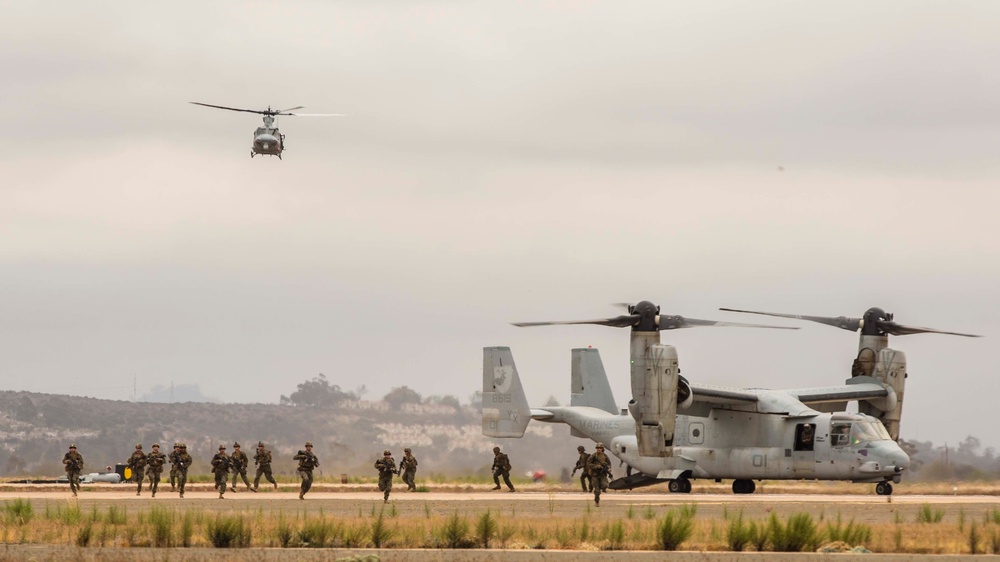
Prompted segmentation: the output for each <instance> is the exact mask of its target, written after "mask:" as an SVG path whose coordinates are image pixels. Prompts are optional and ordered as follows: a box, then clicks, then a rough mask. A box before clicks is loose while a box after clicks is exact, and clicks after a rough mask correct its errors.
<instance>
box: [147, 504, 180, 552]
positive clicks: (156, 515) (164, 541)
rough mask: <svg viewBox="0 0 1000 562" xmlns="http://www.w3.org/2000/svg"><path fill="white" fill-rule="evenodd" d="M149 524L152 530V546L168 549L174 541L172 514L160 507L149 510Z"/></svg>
mask: <svg viewBox="0 0 1000 562" xmlns="http://www.w3.org/2000/svg"><path fill="white" fill-rule="evenodd" d="M149 524H150V526H151V527H152V528H153V546H155V547H157V548H169V547H171V546H173V540H174V514H173V513H171V512H169V511H167V510H166V509H163V508H162V507H152V508H150V510H149Z"/></svg>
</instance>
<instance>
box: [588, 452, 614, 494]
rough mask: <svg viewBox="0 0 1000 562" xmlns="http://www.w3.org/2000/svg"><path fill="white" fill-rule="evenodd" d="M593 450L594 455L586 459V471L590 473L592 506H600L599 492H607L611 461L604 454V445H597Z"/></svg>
mask: <svg viewBox="0 0 1000 562" xmlns="http://www.w3.org/2000/svg"><path fill="white" fill-rule="evenodd" d="M594 448H595V449H596V450H595V451H594V454H593V455H590V458H589V459H587V470H588V471H590V482H591V485H592V486H593V487H594V505H601V492H606V491H607V490H608V478H609V477H610V476H611V459H609V458H608V456H607V455H606V454H604V443H598V444H597V445H596V446H595V447H594Z"/></svg>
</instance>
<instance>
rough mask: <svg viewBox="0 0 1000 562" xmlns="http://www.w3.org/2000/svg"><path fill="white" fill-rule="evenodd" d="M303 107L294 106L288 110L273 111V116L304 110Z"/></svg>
mask: <svg viewBox="0 0 1000 562" xmlns="http://www.w3.org/2000/svg"><path fill="white" fill-rule="evenodd" d="M305 107H306V106H304V105H296V106H295V107H289V108H288V109H275V110H274V114H275V115H282V114H284V113H286V112H289V111H295V110H296V109H305Z"/></svg>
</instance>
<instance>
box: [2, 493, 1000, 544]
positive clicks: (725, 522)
mask: <svg viewBox="0 0 1000 562" xmlns="http://www.w3.org/2000/svg"><path fill="white" fill-rule="evenodd" d="M12 505H14V504H13V502H10V501H8V502H6V503H5V504H3V506H2V507H4V508H5V509H6V510H8V511H20V512H22V513H23V512H24V510H25V509H26V508H25V507H24V505H23V503H21V504H18V505H19V507H17V508H13V507H11V506H12ZM365 505H368V504H367V503H366V504H365ZM377 505H378V508H377V509H376V507H375V506H376V504H375V503H372V504H371V509H362V508H361V507H359V508H358V510H357V511H356V512H354V513H351V514H345V513H339V514H335V515H331V514H328V513H324V511H323V509H322V508H320V509H319V510H318V512H317V511H315V510H312V511H310V510H307V509H306V508H303V509H300V510H294V509H289V510H284V511H281V510H278V511H275V510H271V509H268V510H265V509H264V508H263V507H262V506H257V507H254V506H247V505H246V504H244V505H238V504H233V505H232V506H227V507H226V509H225V510H224V511H219V510H214V509H206V508H202V507H158V506H138V507H134V508H130V511H129V512H128V514H127V515H128V516H127V517H125V516H124V512H123V510H122V508H121V507H120V506H116V505H114V504H111V505H106V506H103V507H99V506H97V505H94V506H91V507H88V508H81V507H80V506H79V505H78V504H77V503H76V502H74V501H66V502H49V501H45V502H44V503H41V502H35V504H34V506H33V512H34V515H33V516H32V517H30V518H27V519H26V520H25V518H23V517H22V518H19V519H17V520H13V519H7V520H5V521H4V522H3V527H2V535H0V540H2V541H3V542H4V543H7V544H17V543H20V544H41V545H80V546H90V547H97V546H99V547H155V546H175V547H212V546H213V545H221V544H228V545H230V547H272V548H315V547H334V548H336V547H341V548H363V547H376V546H381V547H382V548H482V547H484V546H487V545H488V547H489V548H525V549H548V550H658V549H662V548H664V542H663V525H664V521H665V520H667V519H668V518H671V517H672V518H674V520H675V521H676V520H679V519H680V518H681V517H690V518H691V529H690V534H689V535H688V536H687V538H684V539H682V541H681V543H680V544H679V545H678V546H677V548H678V549H679V550H695V551H727V550H731V546H730V544H731V543H730V538H731V537H730V529H731V528H732V522H733V521H735V520H737V518H740V519H741V520H742V522H743V524H745V525H750V524H753V525H755V526H756V527H758V528H771V527H773V526H774V524H773V523H772V520H779V521H780V522H781V523H782V524H784V525H785V528H786V529H788V528H790V527H792V526H789V525H787V523H788V522H789V521H791V520H793V518H795V517H799V518H809V519H810V521H811V522H812V523H813V525H812V528H813V529H814V530H815V532H816V533H818V537H817V539H816V540H813V541H806V543H807V544H823V543H825V542H828V541H829V538H830V535H829V534H830V533H831V529H832V528H834V527H836V526H839V527H836V528H839V529H840V532H842V531H843V527H844V526H846V524H847V522H846V521H842V520H841V518H840V516H839V513H838V514H836V516H834V515H832V514H831V516H830V517H825V516H824V515H822V514H820V515H815V514H809V513H806V512H794V513H785V514H780V515H779V514H778V513H777V512H775V511H770V512H766V513H763V514H757V515H755V516H753V517H749V516H745V515H743V514H742V513H736V512H729V511H728V510H727V511H723V512H722V513H721V514H719V513H718V512H716V514H714V515H713V514H707V515H702V514H698V513H697V512H694V511H693V509H692V507H691V506H670V507H667V506H658V507H656V508H653V507H652V506H644V507H642V508H641V509H636V508H635V507H633V506H631V505H629V506H625V505H621V506H615V507H612V506H607V507H602V508H600V509H597V508H591V507H590V506H589V504H587V507H585V508H584V509H582V510H581V511H578V512H577V513H576V514H575V515H566V514H565V513H562V512H560V513H552V512H549V511H548V510H546V509H544V507H540V508H536V509H534V510H533V511H531V512H527V510H525V512H523V513H517V512H515V509H521V508H520V507H517V508H505V509H496V508H493V509H492V510H489V511H488V510H487V509H485V508H469V509H465V510H463V509H458V510H455V509H451V511H449V512H445V511H443V510H440V509H435V510H431V509H423V510H422V511H417V509H416V508H417V506H410V507H409V508H408V512H407V513H405V514H399V513H398V511H397V510H396V508H395V505H393V504H390V505H389V506H385V507H383V506H382V504H381V502H379V503H378V504H377ZM540 505H543V504H540ZM425 507H426V506H425ZM629 512H631V513H632V516H631V517H629V516H628V513H629ZM646 512H649V514H650V516H649V517H647V516H646V515H645V514H646ZM487 513H488V515H487ZM686 513H687V515H686ZM913 513H915V512H911V514H910V515H908V516H905V517H897V518H896V520H892V521H887V520H883V521H879V522H875V523H866V524H864V527H865V528H866V529H867V531H868V532H867V533H865V532H862V533H860V534H856V535H853V536H855V538H856V541H857V543H858V544H852V545H850V546H863V547H865V548H868V549H869V550H872V551H874V552H884V553H913V554H968V553H969V552H970V550H971V548H972V545H973V544H974V545H976V548H977V552H981V553H989V552H992V550H991V549H1000V522H998V521H997V520H998V519H1000V513H998V512H997V510H996V509H995V508H993V509H990V508H985V509H981V510H980V509H976V510H971V509H970V510H968V511H967V515H966V518H967V520H964V519H961V518H959V517H957V516H956V515H954V514H949V515H948V516H946V517H945V518H944V520H943V521H941V522H937V523H934V522H931V523H926V522H924V523H921V522H918V521H917V518H916V517H915V516H913ZM639 514H642V516H639ZM805 527H807V526H803V528H805ZM970 533H971V535H970ZM787 538H788V537H785V539H786V540H787ZM743 548H744V549H745V550H751V551H752V550H756V547H755V546H754V542H753V541H750V542H748V543H746V544H745V545H744V546H743ZM775 548H776V545H775V544H773V542H772V541H771V540H770V539H769V540H768V541H767V542H765V543H764V549H765V550H773V549H775Z"/></svg>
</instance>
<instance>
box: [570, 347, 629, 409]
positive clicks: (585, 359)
mask: <svg viewBox="0 0 1000 562" xmlns="http://www.w3.org/2000/svg"><path fill="white" fill-rule="evenodd" d="M570 381H571V382H570V384H571V385H572V388H571V390H570V405H571V406H590V407H591V408H599V409H601V410H604V411H605V412H608V413H609V414H617V413H618V405H617V404H615V397H614V395H613V394H612V393H611V385H610V384H609V383H608V375H607V373H606V372H605V371H604V363H602V362H601V353H600V352H599V351H597V350H596V349H594V348H590V347H588V348H582V349H574V350H573V360H572V371H571V376H570Z"/></svg>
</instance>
